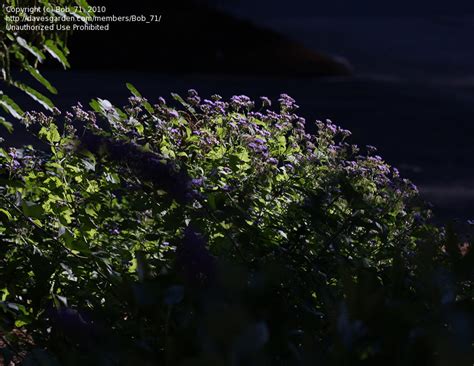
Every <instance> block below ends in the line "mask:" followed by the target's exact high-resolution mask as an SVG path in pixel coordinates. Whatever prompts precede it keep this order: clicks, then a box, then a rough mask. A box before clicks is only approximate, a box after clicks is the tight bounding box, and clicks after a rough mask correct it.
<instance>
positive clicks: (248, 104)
mask: <svg viewBox="0 0 474 366" xmlns="http://www.w3.org/2000/svg"><path fill="white" fill-rule="evenodd" d="M230 105H231V106H232V107H233V108H234V109H236V110H240V109H247V110H250V109H252V108H253V107H254V103H253V102H252V100H251V99H250V98H249V97H247V96H246V95H234V96H233V97H232V98H230Z"/></svg>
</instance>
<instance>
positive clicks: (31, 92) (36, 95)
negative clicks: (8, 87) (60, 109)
mask: <svg viewBox="0 0 474 366" xmlns="http://www.w3.org/2000/svg"><path fill="white" fill-rule="evenodd" d="M13 85H15V86H16V87H17V88H18V89H20V90H22V91H23V92H25V93H26V94H27V95H28V96H29V97H30V98H32V99H33V100H35V101H36V102H38V103H39V104H41V105H42V106H43V107H44V108H45V109H46V110H48V111H50V112H52V111H53V109H54V103H53V102H52V101H51V99H49V98H48V97H46V96H44V95H43V94H41V93H40V92H39V91H37V90H35V89H33V88H32V87H29V86H28V85H25V84H22V83H18V82H15V83H14V84H13Z"/></svg>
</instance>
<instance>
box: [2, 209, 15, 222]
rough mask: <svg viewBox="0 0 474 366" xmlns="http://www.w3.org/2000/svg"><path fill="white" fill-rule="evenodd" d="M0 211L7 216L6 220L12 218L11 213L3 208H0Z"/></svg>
mask: <svg viewBox="0 0 474 366" xmlns="http://www.w3.org/2000/svg"><path fill="white" fill-rule="evenodd" d="M0 213H1V214H4V215H5V216H6V217H7V219H8V221H11V220H12V219H13V217H12V215H11V213H10V212H8V211H7V210H5V209H4V208H0Z"/></svg>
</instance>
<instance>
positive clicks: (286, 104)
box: [278, 94, 299, 112]
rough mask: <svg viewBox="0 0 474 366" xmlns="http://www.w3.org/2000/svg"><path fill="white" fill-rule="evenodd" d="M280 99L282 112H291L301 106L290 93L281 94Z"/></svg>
mask: <svg viewBox="0 0 474 366" xmlns="http://www.w3.org/2000/svg"><path fill="white" fill-rule="evenodd" d="M278 101H279V102H280V108H281V110H282V112H289V111H292V110H294V109H297V108H298V107H299V106H298V105H296V104H295V102H296V101H295V100H294V99H293V98H292V97H290V96H289V95H288V94H281V95H280V98H279V99H278Z"/></svg>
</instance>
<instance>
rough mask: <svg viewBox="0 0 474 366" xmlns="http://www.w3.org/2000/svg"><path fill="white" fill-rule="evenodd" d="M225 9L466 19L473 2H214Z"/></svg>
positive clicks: (251, 13)
mask: <svg viewBox="0 0 474 366" xmlns="http://www.w3.org/2000/svg"><path fill="white" fill-rule="evenodd" d="M214 1H215V2H216V3H218V4H220V5H221V6H223V7H225V8H231V9H233V10H234V11H236V12H238V13H241V14H248V15H249V16H250V17H252V18H254V17H256V16H272V17H274V16H278V17H281V16H301V15H307V16H317V15H374V16H375V15H393V16H409V15H464V14H474V0H452V1H449V0H385V1H383V0H325V1H320V0H313V1H310V0H292V1H288V0H257V1H256V0H214Z"/></svg>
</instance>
